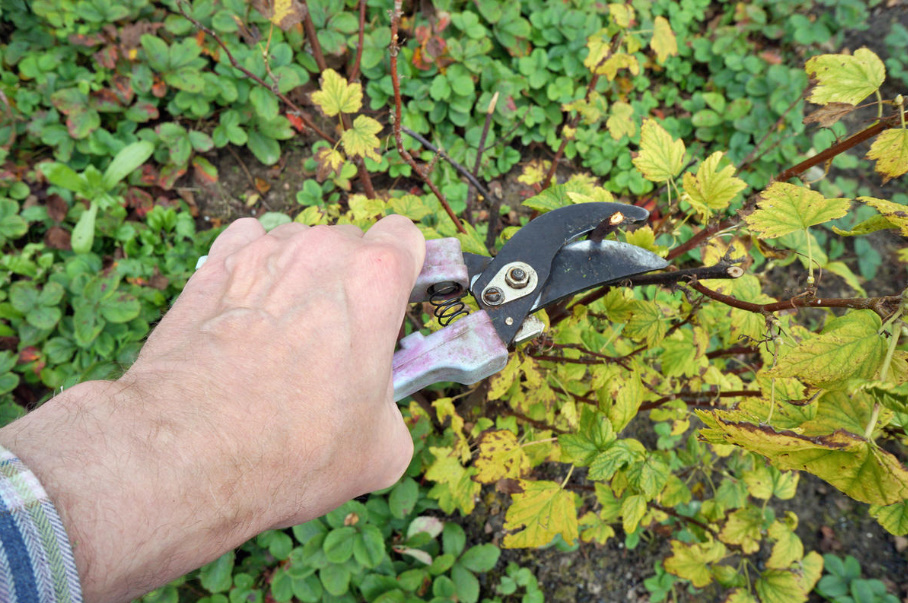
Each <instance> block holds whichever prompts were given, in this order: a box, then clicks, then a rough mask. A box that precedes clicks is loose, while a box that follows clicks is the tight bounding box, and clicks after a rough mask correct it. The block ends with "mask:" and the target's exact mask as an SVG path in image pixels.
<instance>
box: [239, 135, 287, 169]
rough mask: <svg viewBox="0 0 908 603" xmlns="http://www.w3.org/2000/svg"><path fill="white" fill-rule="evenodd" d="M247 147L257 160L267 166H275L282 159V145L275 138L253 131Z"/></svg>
mask: <svg viewBox="0 0 908 603" xmlns="http://www.w3.org/2000/svg"><path fill="white" fill-rule="evenodd" d="M246 146H247V147H249V150H250V151H252V154H253V155H255V158H256V159H258V160H259V161H261V162H262V163H264V164H265V165H274V164H275V163H277V162H278V160H279V159H280V158H281V145H280V144H279V143H278V142H277V141H276V140H274V139H273V138H268V137H267V136H264V135H263V134H261V133H259V132H257V131H256V130H252V131H251V132H249V140H248V141H247V142H246Z"/></svg>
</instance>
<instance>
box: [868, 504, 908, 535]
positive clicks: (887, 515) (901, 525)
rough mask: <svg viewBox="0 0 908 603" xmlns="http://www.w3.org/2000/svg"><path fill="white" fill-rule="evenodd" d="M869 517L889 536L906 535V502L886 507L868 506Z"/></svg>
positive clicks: (907, 515)
mask: <svg viewBox="0 0 908 603" xmlns="http://www.w3.org/2000/svg"><path fill="white" fill-rule="evenodd" d="M870 515H871V516H872V517H873V518H874V519H876V520H877V521H878V522H879V523H880V525H881V526H883V528H885V529H886V531H887V532H889V533H890V534H894V535H896V536H904V535H906V534H908V500H903V501H899V502H897V503H894V504H891V505H886V506H881V505H870Z"/></svg>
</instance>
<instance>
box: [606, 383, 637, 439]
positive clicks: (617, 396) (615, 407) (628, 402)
mask: <svg viewBox="0 0 908 603" xmlns="http://www.w3.org/2000/svg"><path fill="white" fill-rule="evenodd" d="M643 395H644V391H643V384H642V383H641V382H640V376H639V375H630V376H628V378H627V379H626V380H621V381H618V380H616V381H614V382H612V387H611V388H610V396H609V397H611V398H612V399H613V400H614V401H615V402H614V403H613V404H612V406H611V408H609V410H608V418H609V421H611V424H612V427H613V429H614V430H615V433H620V432H621V430H622V429H624V428H625V427H626V426H627V424H628V423H630V422H631V419H633V418H634V417H636V416H637V411H638V410H639V408H640V404H641V403H643Z"/></svg>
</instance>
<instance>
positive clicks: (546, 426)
mask: <svg viewBox="0 0 908 603" xmlns="http://www.w3.org/2000/svg"><path fill="white" fill-rule="evenodd" d="M501 414H503V415H509V416H512V417H516V418H518V419H520V420H521V421H523V422H524V423H528V424H530V425H532V426H533V427H535V428H536V429H541V430H543V431H546V430H548V431H554V432H555V433H571V432H570V431H567V430H565V429H560V428H558V427H555V426H554V425H549V424H548V423H543V422H542V421H537V420H536V419H531V418H530V417H528V416H526V415H525V414H522V413H519V412H517V411H516V410H513V409H511V408H502V409H501Z"/></svg>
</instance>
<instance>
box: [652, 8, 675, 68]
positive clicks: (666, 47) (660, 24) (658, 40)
mask: <svg viewBox="0 0 908 603" xmlns="http://www.w3.org/2000/svg"><path fill="white" fill-rule="evenodd" d="M649 45H650V47H651V48H652V49H653V50H654V51H656V60H657V61H659V63H660V64H662V63H665V60H666V59H667V58H668V57H671V56H675V55H677V54H678V40H676V39H675V34H674V33H672V28H671V26H670V25H669V24H668V20H667V19H666V18H665V17H656V20H655V21H654V22H653V39H652V40H650V42H649Z"/></svg>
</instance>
